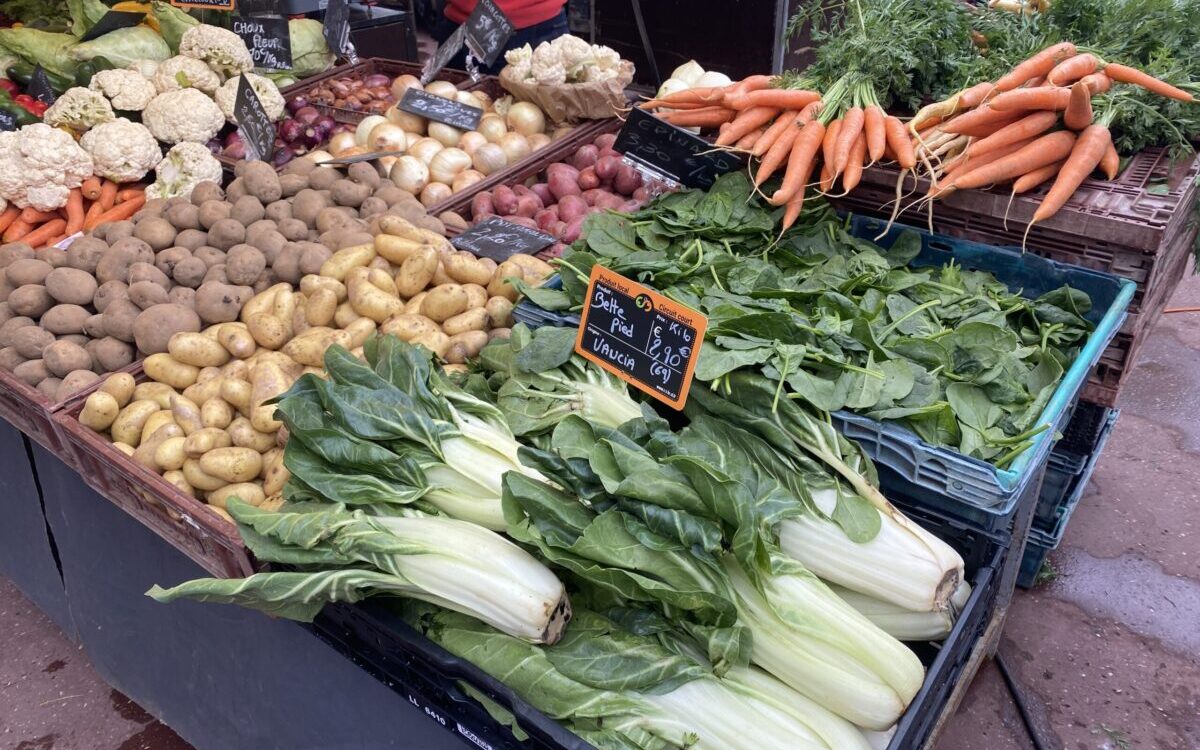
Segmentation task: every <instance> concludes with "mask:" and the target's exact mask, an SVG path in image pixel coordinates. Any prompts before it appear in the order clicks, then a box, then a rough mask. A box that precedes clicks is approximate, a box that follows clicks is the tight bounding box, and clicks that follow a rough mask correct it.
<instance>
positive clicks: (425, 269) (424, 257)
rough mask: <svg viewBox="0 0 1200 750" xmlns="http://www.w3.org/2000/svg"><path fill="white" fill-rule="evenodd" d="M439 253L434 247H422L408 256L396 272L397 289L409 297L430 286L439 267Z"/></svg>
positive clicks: (406, 297)
mask: <svg viewBox="0 0 1200 750" xmlns="http://www.w3.org/2000/svg"><path fill="white" fill-rule="evenodd" d="M439 262H440V261H439V258H438V253H437V251H436V250H434V249H433V248H428V247H426V248H422V249H420V250H418V251H416V252H415V253H413V254H412V255H410V256H409V257H408V259H407V260H405V261H404V263H403V264H401V266H400V272H399V273H397V274H396V291H397V292H399V293H400V296H401V297H404V298H405V299H408V298H410V297H413V296H416V295H417V294H419V293H420V292H422V291H424V290H425V287H427V286H429V281H430V280H431V279H432V278H433V274H434V273H435V272H436V271H437V269H438V263H439Z"/></svg>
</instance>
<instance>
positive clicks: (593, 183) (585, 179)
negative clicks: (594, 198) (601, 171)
mask: <svg viewBox="0 0 1200 750" xmlns="http://www.w3.org/2000/svg"><path fill="white" fill-rule="evenodd" d="M598 187H600V178H599V177H598V176H597V175H596V168H595V167H584V168H583V169H581V170H579V189H580V190H591V189H592V188H598Z"/></svg>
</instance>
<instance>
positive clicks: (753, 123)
mask: <svg viewBox="0 0 1200 750" xmlns="http://www.w3.org/2000/svg"><path fill="white" fill-rule="evenodd" d="M778 114H779V110H778V109H775V108H773V107H753V108H751V109H745V110H742V111H741V112H739V113H738V115H737V117H735V118H734V119H733V121H732V122H730V123H729V128H728V129H727V130H723V131H722V132H721V135H720V136H718V137H717V145H718V146H730V145H732V144H734V143H737V142H738V140H740V139H741V137H742V136H744V135H746V134H747V133H749V132H750V131H752V130H755V129H756V128H760V127H762V126H763V125H766V124H767V123H768V122H770V121H771V120H772V119H774V118H775V116H776V115H778Z"/></svg>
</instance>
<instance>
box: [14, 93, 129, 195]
mask: <svg viewBox="0 0 1200 750" xmlns="http://www.w3.org/2000/svg"><path fill="white" fill-rule="evenodd" d="M86 90H87V89H84V91H86ZM102 98H103V97H102ZM107 103H108V102H107V101H106V102H105V104H107ZM91 176H92V157H91V156H89V155H88V152H87V151H84V150H83V148H81V147H80V145H79V144H78V143H76V142H75V139H74V138H72V137H71V134H70V133H68V132H66V131H65V130H59V129H58V128H55V127H51V126H49V125H46V124H45V123H40V122H39V123H36V124H34V125H26V126H25V127H23V128H21V129H20V130H18V131H14V132H5V133H0V198H4V199H5V200H7V201H11V202H12V203H13V204H15V205H17V206H19V207H20V208H28V207H30V206H32V207H33V208H36V209H37V210H39V211H53V210H54V209H56V208H62V207H63V206H65V205H67V198H68V197H69V196H70V194H71V189H72V188H77V187H79V185H80V184H81V183H82V182H83V181H84V180H86V179H87V178H88V177H91Z"/></svg>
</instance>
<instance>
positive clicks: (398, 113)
mask: <svg viewBox="0 0 1200 750" xmlns="http://www.w3.org/2000/svg"><path fill="white" fill-rule="evenodd" d="M384 114H385V115H387V118H388V119H389V120H391V121H392V122H394V123H396V124H397V125H399V126H400V127H402V128H404V129H405V130H406V131H408V132H409V133H420V134H422V135H424V134H425V127H426V125H427V122H426V120H425V118H424V117H418V116H416V115H414V114H413V113H411V112H405V111H404V110H402V109H400V108H399V107H396V106H395V105H393V106H391V107H388V108H387V111H386V112H384Z"/></svg>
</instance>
